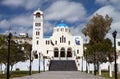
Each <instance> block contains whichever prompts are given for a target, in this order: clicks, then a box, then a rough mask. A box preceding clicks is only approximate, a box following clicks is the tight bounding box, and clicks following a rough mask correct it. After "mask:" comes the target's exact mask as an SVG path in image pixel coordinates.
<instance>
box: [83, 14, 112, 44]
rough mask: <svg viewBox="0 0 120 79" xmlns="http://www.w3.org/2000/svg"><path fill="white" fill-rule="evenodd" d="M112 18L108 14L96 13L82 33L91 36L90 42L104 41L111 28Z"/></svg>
mask: <svg viewBox="0 0 120 79" xmlns="http://www.w3.org/2000/svg"><path fill="white" fill-rule="evenodd" d="M111 22H112V18H110V17H109V16H108V15H106V16H105V17H103V16H102V15H98V14H96V15H95V16H94V17H93V18H92V19H91V20H90V21H89V22H88V24H87V25H86V27H85V28H83V30H82V33H83V34H84V35H85V36H86V35H87V36H89V38H90V43H92V44H94V43H97V42H102V41H103V40H104V38H105V36H106V34H107V33H108V31H109V30H110V25H111Z"/></svg>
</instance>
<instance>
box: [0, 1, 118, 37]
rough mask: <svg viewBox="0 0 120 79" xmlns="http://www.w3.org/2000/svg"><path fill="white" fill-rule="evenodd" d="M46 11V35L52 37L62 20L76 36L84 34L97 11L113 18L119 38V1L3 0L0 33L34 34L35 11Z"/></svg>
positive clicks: (0, 2)
mask: <svg viewBox="0 0 120 79" xmlns="http://www.w3.org/2000/svg"><path fill="white" fill-rule="evenodd" d="M38 8H39V9H40V10H42V11H43V12H44V36H51V35H52V33H53V28H54V27H56V25H57V24H59V23H60V22H61V21H63V22H64V23H66V24H67V25H68V27H69V28H70V29H71V32H72V34H73V35H81V36H82V37H83V38H84V35H83V34H82V33H81V30H82V29H83V28H84V27H85V26H86V25H87V23H88V22H89V20H90V19H91V18H92V17H93V16H94V15H95V14H96V13H97V14H100V15H103V16H105V15H106V14H108V15H109V16H110V17H112V18H113V22H112V24H111V30H110V31H109V33H108V34H107V36H106V37H108V38H111V39H112V32H113V31H114V30H116V31H117V32H118V35H117V38H119V37H120V0H0V34H7V33H8V31H9V28H10V27H11V31H12V32H16V33H17V34H19V33H28V34H29V35H30V36H32V23H33V12H34V11H35V10H37V9H38Z"/></svg>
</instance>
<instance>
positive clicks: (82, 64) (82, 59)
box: [82, 56, 83, 72]
mask: <svg viewBox="0 0 120 79" xmlns="http://www.w3.org/2000/svg"><path fill="white" fill-rule="evenodd" d="M82 72H83V56H82Z"/></svg>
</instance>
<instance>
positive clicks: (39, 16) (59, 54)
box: [32, 9, 83, 60]
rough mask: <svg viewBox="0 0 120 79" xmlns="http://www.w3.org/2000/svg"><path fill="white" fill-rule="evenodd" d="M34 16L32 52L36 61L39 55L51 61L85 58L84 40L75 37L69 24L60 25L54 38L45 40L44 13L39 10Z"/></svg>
mask: <svg viewBox="0 0 120 79" xmlns="http://www.w3.org/2000/svg"><path fill="white" fill-rule="evenodd" d="M33 15H34V16H33V37H32V38H33V40H32V52H33V54H35V58H36V59H37V58H39V55H42V56H45V57H47V58H50V59H51V60H75V59H76V58H81V57H82V56H83V39H82V38H81V36H73V35H72V34H71V29H70V28H69V26H68V25H67V24H65V23H64V22H61V23H58V24H57V25H56V26H55V27H54V28H53V34H52V36H50V37H49V38H44V36H43V35H44V34H43V31H44V13H43V12H42V11H41V10H39V9H38V10H36V11H35V12H34V13H33Z"/></svg>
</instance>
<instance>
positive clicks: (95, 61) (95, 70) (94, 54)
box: [93, 47, 96, 76]
mask: <svg viewBox="0 0 120 79" xmlns="http://www.w3.org/2000/svg"><path fill="white" fill-rule="evenodd" d="M93 53H94V75H95V76H96V55H95V47H94V52H93Z"/></svg>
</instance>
